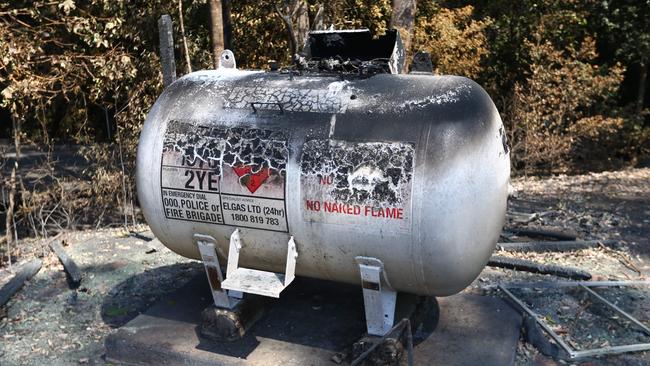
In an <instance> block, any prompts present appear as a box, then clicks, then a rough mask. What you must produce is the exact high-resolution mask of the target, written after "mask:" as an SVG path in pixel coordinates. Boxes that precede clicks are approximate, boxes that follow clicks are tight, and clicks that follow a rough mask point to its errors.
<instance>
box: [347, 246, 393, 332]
mask: <svg viewBox="0 0 650 366" xmlns="http://www.w3.org/2000/svg"><path fill="white" fill-rule="evenodd" d="M354 259H355V260H356V261H357V264H358V265H359V272H360V275H361V287H362V288H363V304H364V307H365V310H366V326H367V328H368V334H370V335H376V336H383V335H385V334H386V333H388V332H389V331H390V330H391V328H392V327H393V321H394V320H395V303H396V300H397V292H396V291H395V290H393V288H392V287H391V285H390V283H389V282H388V277H387V276H386V272H385V271H384V264H383V263H382V261H380V260H379V259H377V258H371V257H362V256H359V257H355V258H354Z"/></svg>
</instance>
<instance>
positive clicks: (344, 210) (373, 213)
mask: <svg viewBox="0 0 650 366" xmlns="http://www.w3.org/2000/svg"><path fill="white" fill-rule="evenodd" d="M305 209H306V210H308V211H314V212H324V213H328V214H341V215H352V216H366V217H376V218H387V219H395V220H403V219H404V209H403V208H401V207H372V206H359V205H348V204H345V203H340V202H328V201H323V202H321V201H311V200H305Z"/></svg>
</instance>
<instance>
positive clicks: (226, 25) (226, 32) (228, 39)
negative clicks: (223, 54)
mask: <svg viewBox="0 0 650 366" xmlns="http://www.w3.org/2000/svg"><path fill="white" fill-rule="evenodd" d="M221 3H222V4H221V10H222V12H223V47H224V48H226V49H229V50H233V45H232V22H231V21H230V9H231V8H232V6H231V5H232V1H231V0H223V1H222V2H221Z"/></svg>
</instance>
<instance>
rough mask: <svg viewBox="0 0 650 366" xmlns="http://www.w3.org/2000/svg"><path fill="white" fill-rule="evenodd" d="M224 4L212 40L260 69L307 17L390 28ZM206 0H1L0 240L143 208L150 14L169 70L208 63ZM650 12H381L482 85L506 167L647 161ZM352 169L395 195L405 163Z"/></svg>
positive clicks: (303, 7) (644, 5) (526, 5)
mask: <svg viewBox="0 0 650 366" xmlns="http://www.w3.org/2000/svg"><path fill="white" fill-rule="evenodd" d="M222 3H223V12H215V14H216V13H218V14H223V19H224V21H225V22H224V24H221V25H220V26H222V28H223V29H222V30H223V32H222V33H223V35H224V37H222V38H221V39H220V42H221V43H222V44H221V45H220V47H225V48H229V49H232V50H233V51H234V53H235V55H236V57H237V65H238V67H239V68H248V69H267V68H268V65H269V61H270V60H275V62H274V64H277V65H279V67H280V69H287V68H293V67H294V62H293V60H292V55H291V52H289V51H288V50H289V46H290V43H291V42H297V44H302V43H303V42H304V39H305V34H306V30H308V29H324V28H329V26H330V25H333V26H334V27H335V28H336V29H351V28H362V27H365V28H369V29H370V31H371V33H372V34H374V35H376V37H382V36H383V35H386V34H387V32H388V31H389V30H390V29H391V28H392V26H391V19H392V16H393V4H392V3H393V2H391V1H388V0H381V1H366V0H335V1H327V2H325V1H312V0H309V1H305V0H292V1H285V2H282V5H281V6H280V7H279V8H280V9H279V10H280V11H281V12H282V13H283V14H289V17H288V18H287V17H284V18H283V19H284V20H287V19H288V20H289V22H291V23H292V24H293V28H294V30H295V32H294V33H295V35H296V37H295V39H294V40H292V41H290V38H289V37H287V34H286V25H285V23H286V22H283V21H281V20H280V19H279V18H278V17H277V16H276V15H275V14H276V12H277V9H276V8H275V4H274V3H273V2H263V3H260V2H259V1H248V0H244V1H223V2H222ZM279 3H280V2H279ZM179 5H180V6H179ZM211 5H213V3H212V2H206V1H188V0H182V1H180V4H178V3H177V2H169V1H160V0H147V1H144V2H135V1H121V2H115V1H107V0H64V1H56V2H51V1H45V0H34V1H7V0H0V24H1V25H0V121H2V123H0V138H1V139H3V140H2V144H0V150H1V151H0V152H1V156H2V159H0V168H1V170H2V180H1V181H0V188H1V190H2V195H1V197H2V198H1V201H0V210H1V211H0V214H1V215H2V216H1V218H2V219H4V222H5V225H3V232H4V236H3V239H1V241H2V242H4V243H7V244H8V243H11V242H13V241H15V240H16V238H20V237H25V236H38V237H46V236H50V235H52V234H53V233H56V232H60V231H63V230H66V229H74V228H90V227H100V226H126V225H131V224H134V223H137V222H139V221H141V220H142V217H141V215H140V213H139V211H138V208H137V199H136V197H135V189H134V180H133V179H134V168H135V167H134V162H135V152H136V147H137V139H138V135H139V132H140V129H141V127H142V123H143V121H144V119H145V117H146V115H147V112H148V111H149V108H150V107H151V106H152V105H153V103H154V101H155V99H156V98H157V97H158V96H159V95H160V93H161V91H162V87H163V86H162V74H161V67H160V59H159V55H158V30H157V20H158V18H159V17H160V16H161V15H162V14H170V15H171V17H172V19H173V20H174V27H175V28H174V35H175V37H176V43H175V44H176V46H175V49H174V52H175V55H176V57H175V59H176V60H177V63H176V67H177V74H178V75H182V74H183V73H185V72H187V71H188V70H200V69H207V68H212V67H213V66H214V61H215V60H214V57H213V54H217V53H216V51H218V47H217V46H216V45H213V44H211V42H212V41H215V42H216V40H212V38H214V35H215V34H216V33H220V32H216V33H215V32H214V29H215V28H214V27H212V26H211V20H210V15H209V14H211V12H210V10H211ZM212 10H215V9H212ZM217 10H218V9H217ZM649 13H650V2H649V1H647V0H642V1H637V0H625V1H611V0H604V1H603V0H587V1H557V0H523V1H517V2H511V1H483V0H481V1H477V0H473V1H467V0H447V1H437V2H430V1H419V2H418V3H417V7H416V10H415V12H414V13H413V14H410V15H408V14H407V15H408V16H406V17H402V19H403V20H404V19H405V20H406V21H405V22H401V23H399V24H396V23H395V24H392V25H393V26H395V27H396V28H398V30H399V31H400V34H401V35H402V39H403V40H404V41H405V45H406V60H407V63H408V62H410V59H411V58H412V55H413V54H414V53H415V52H417V51H419V50H424V51H428V52H429V53H430V55H431V59H432V61H433V67H434V73H435V74H455V75H462V76H467V77H469V78H472V79H474V80H476V81H477V82H479V83H480V84H481V85H482V86H483V87H484V88H485V89H486V90H487V91H488V92H489V94H490V95H491V96H492V98H493V99H494V101H495V103H496V105H497V108H498V109H499V112H500V113H501V116H502V119H503V121H504V123H505V135H504V136H503V137H502V138H503V141H506V138H507V141H508V144H509V146H510V153H511V160H512V168H513V171H514V172H515V174H526V175H529V174H555V173H577V172H585V171H593V170H605V169H617V168H621V167H627V166H643V165H644V164H647V162H648V151H649V146H650V144H649V139H648V138H649V136H650V132H649V131H650V129H649V128H648V118H649V117H648V114H649V113H648V105H649V99H650V98H649V97H648V93H647V92H646V89H647V84H648V78H647V74H648V68H649V60H648V57H650V25H649V19H650V18H649V17H648V16H647V14H649ZM179 20H183V21H184V22H183V23H182V29H181V22H180V21H179ZM408 28H411V29H408ZM377 39H378V38H377ZM212 46H214V47H212ZM368 61H372V60H359V59H354V58H353V59H348V58H345V57H340V59H339V60H338V63H339V65H338V66H336V65H328V64H319V65H317V68H319V69H321V70H330V69H331V70H334V69H336V68H337V67H338V68H343V69H345V70H348V69H350V70H352V69H354V68H355V67H358V65H361V64H362V63H363V62H368ZM348 71H349V70H348ZM231 95H232V98H231V99H232V100H229V101H226V102H227V103H229V104H230V105H232V106H237V105H240V104H241V105H246V106H248V105H249V104H250V102H251V101H256V100H258V99H252V100H249V99H250V98H249V97H247V96H249V95H250V96H252V97H251V98H256V97H255V93H254V92H253V91H251V90H233V91H232V93H231ZM279 97H281V98H286V99H287V100H300V101H301V103H302V104H300V105H299V106H297V107H296V108H297V110H303V111H310V110H312V108H314V105H320V106H323V105H326V106H327V110H326V111H325V112H328V113H330V112H331V113H337V112H339V111H340V110H341V105H340V104H337V103H339V102H338V101H336V100H334V101H332V103H329V104H327V103H323V101H326V100H327V99H328V98H329V96H328V95H327V94H323V95H320V94H319V95H304V96H302V95H280V96H279ZM247 98H249V99H247ZM316 102H317V103H316ZM259 139H260V140H258V139H256V137H251V138H250V139H249V140H248V141H249V143H248V144H247V145H246V146H243V147H242V149H243V150H242V151H243V152H245V153H246V154H245V155H247V154H248V153H250V156H251V157H253V158H252V160H251V162H253V163H255V164H257V165H258V166H259V167H260V168H261V167H263V166H266V165H269V167H271V168H276V169H278V170H279V171H283V169H284V167H282V166H272V165H273V164H275V163H274V162H280V161H283V159H282V157H281V155H282V154H284V153H283V152H282V151H284V150H282V147H281V146H267V147H264V151H261V150H260V149H262V147H261V146H262V145H263V144H262V142H261V140H263V139H262V137H259ZM206 148H207V149H208V150H209V149H210V148H209V147H206ZM249 150H250V151H249ZM267 150H268V151H267ZM213 153H214V154H217V152H216V151H214V152H210V153H209V154H213ZM220 153H224V152H223V151H220ZM188 154H189V152H188ZM204 154H208V151H207V150H201V151H193V155H199V156H202V155H204ZM262 156H270V157H271V158H268V159H267V158H264V159H262V158H261V157H262ZM223 159H224V162H225V163H226V164H229V165H231V164H237V162H238V161H237V160H236V158H235V156H232V155H228V154H225V155H224V156H223ZM346 169H347V170H346ZM354 169H355V166H354V164H352V165H349V166H348V165H342V166H341V167H340V168H339V172H338V173H337V174H340V176H338V175H337V182H336V185H335V186H336V187H337V188H336V189H338V190H339V194H341V195H342V196H341V197H342V198H347V197H355V198H354V199H356V200H365V199H372V197H382V199H387V200H396V201H398V200H399V199H400V196H399V194H398V193H399V192H397V191H395V189H394V187H395V186H396V185H398V184H397V183H398V182H400V181H402V180H404V179H406V178H407V177H406V176H404V172H398V171H397V170H394V169H390V168H389V169H387V170H386V171H385V172H384V173H385V177H386V178H385V181H382V182H379V183H378V184H376V185H374V188H373V190H372V191H367V190H362V189H359V188H357V189H356V191H355V190H354V189H351V188H350V187H347V186H346V184H348V182H347V180H346V179H344V178H343V176H345V175H346V174H352V173H353V171H354ZM398 175H399V177H398ZM359 183H360V184H365V183H364V182H359ZM8 248H9V247H8V246H7V245H5V246H3V251H4V252H7V251H14V250H15V248H13V249H10V250H9V249H8Z"/></svg>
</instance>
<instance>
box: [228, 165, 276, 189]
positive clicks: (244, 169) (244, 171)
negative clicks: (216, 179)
mask: <svg viewBox="0 0 650 366" xmlns="http://www.w3.org/2000/svg"><path fill="white" fill-rule="evenodd" d="M232 170H234V171H235V174H237V176H238V177H239V182H241V183H242V184H243V185H245V186H246V188H248V191H250V192H251V193H255V191H257V189H258V188H260V187H261V186H262V184H263V183H264V181H265V180H266V178H268V177H269V175H271V169H270V168H263V169H261V170H260V171H259V172H257V173H251V171H252V170H253V167H252V166H250V165H239V166H234V167H232Z"/></svg>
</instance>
